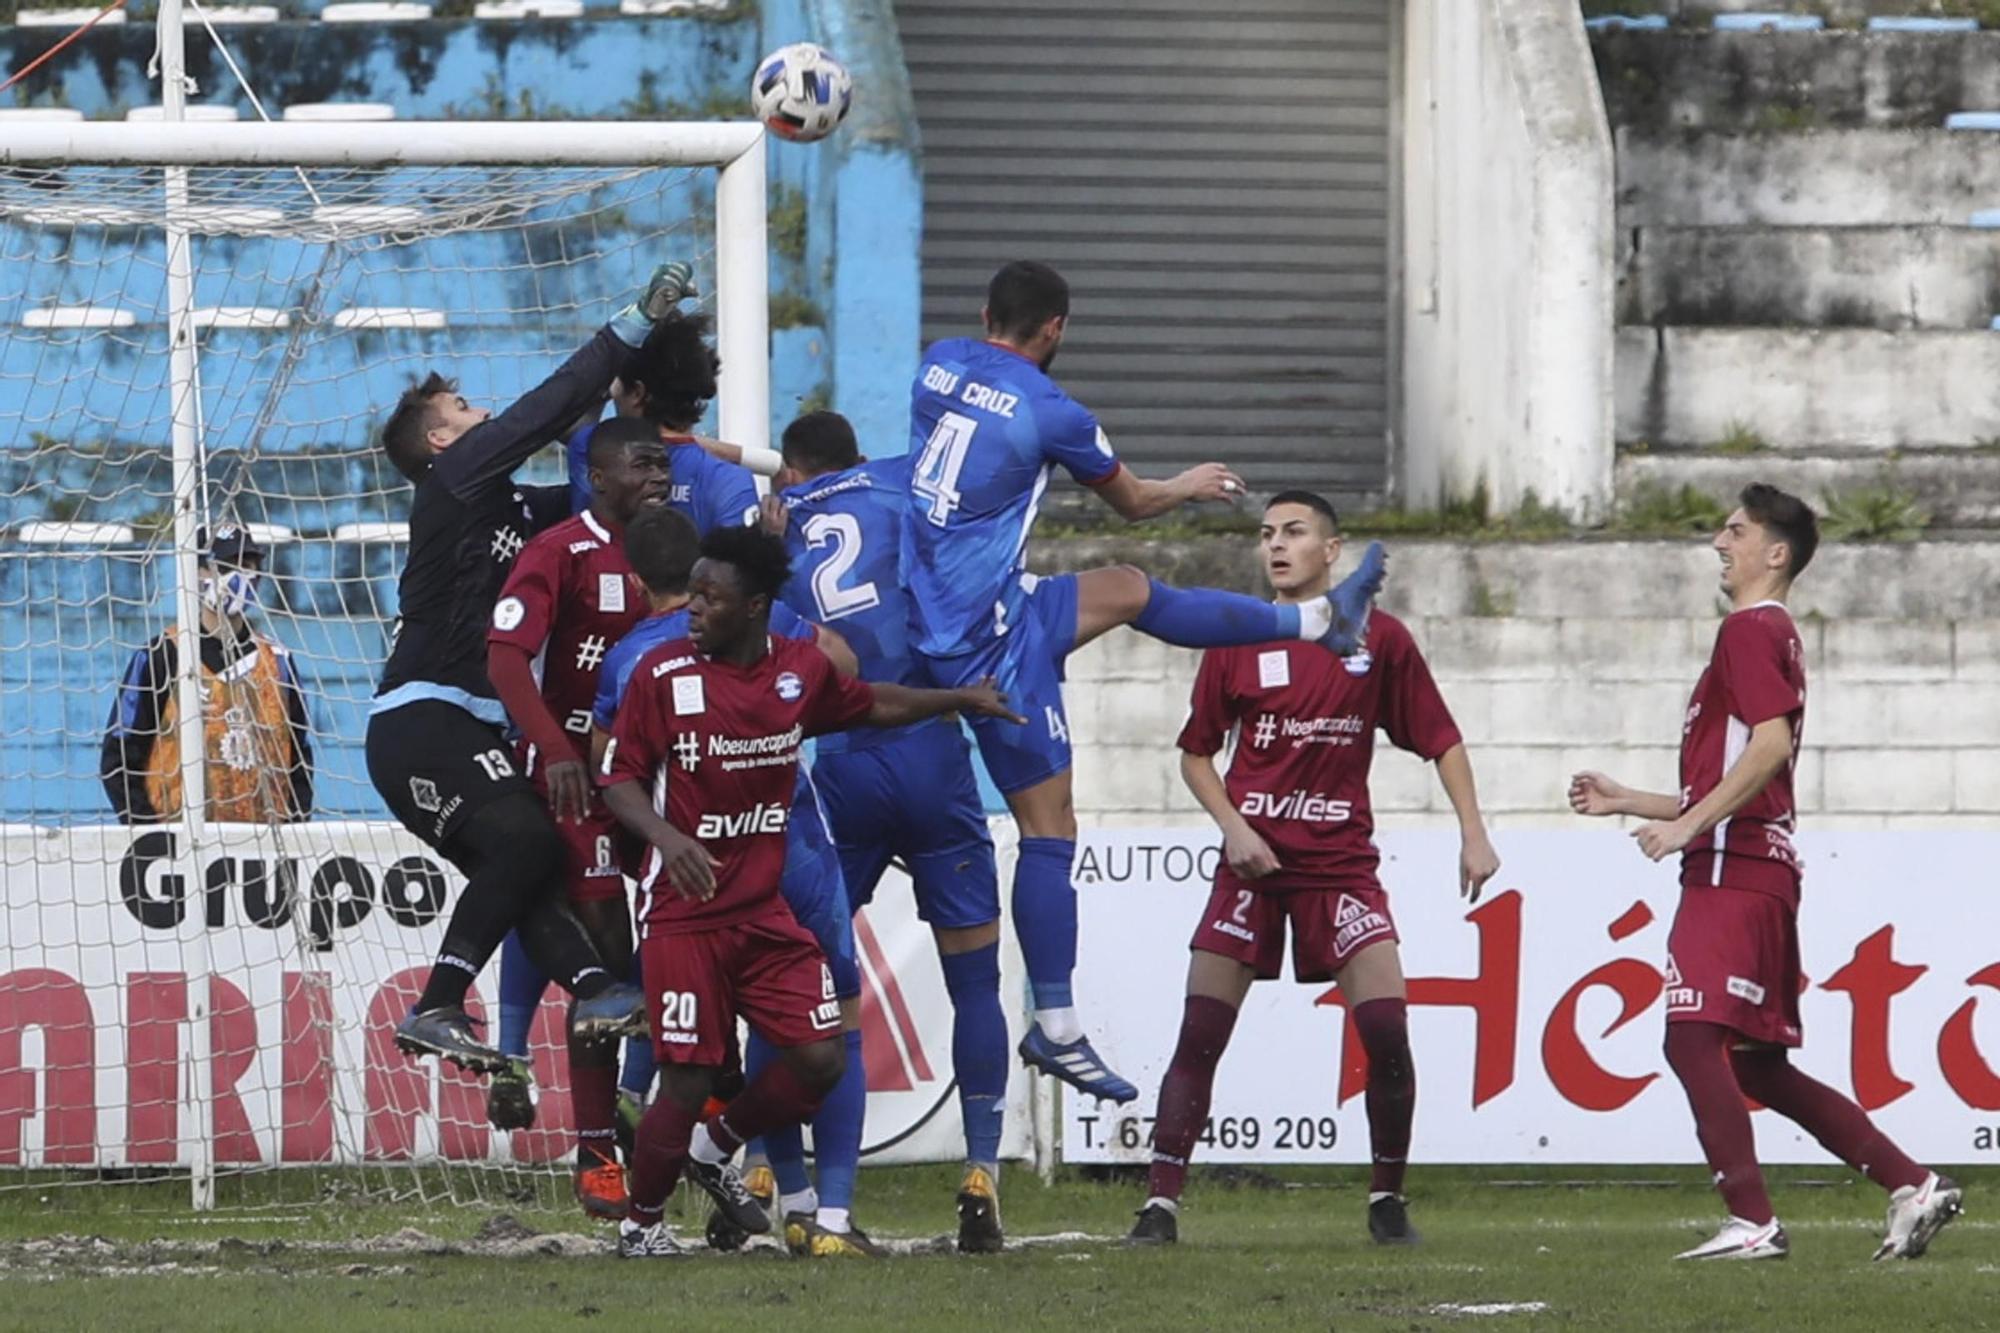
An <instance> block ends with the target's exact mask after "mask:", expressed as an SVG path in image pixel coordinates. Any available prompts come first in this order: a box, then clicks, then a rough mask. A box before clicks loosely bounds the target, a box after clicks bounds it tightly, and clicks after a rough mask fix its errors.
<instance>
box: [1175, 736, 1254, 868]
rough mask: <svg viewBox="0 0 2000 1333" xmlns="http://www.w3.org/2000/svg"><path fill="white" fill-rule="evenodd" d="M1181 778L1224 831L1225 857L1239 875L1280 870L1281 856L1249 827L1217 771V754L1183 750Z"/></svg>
mask: <svg viewBox="0 0 2000 1333" xmlns="http://www.w3.org/2000/svg"><path fill="white" fill-rule="evenodd" d="M1181 781H1182V782H1185V783H1186V784H1187V789H1188V790H1189V791H1191V792H1193V793H1194V799H1195V800H1196V801H1198V802H1200V803H1201V808H1202V809H1204V810H1206V811H1208V817H1209V818H1210V819H1213V820H1214V821H1215V826H1216V827H1217V828H1219V829H1221V830H1222V859H1223V860H1225V861H1227V862H1228V863H1229V868H1230V869H1231V870H1233V871H1235V872H1236V874H1237V876H1238V878H1241V879H1262V878H1264V876H1266V875H1269V874H1271V873H1273V872H1274V871H1276V870H1277V869H1278V857H1277V854H1276V853H1274V852H1273V851H1272V850H1271V844H1269V843H1267V842H1265V841H1264V839H1263V837H1262V836H1261V835H1260V834H1259V833H1258V832H1257V830H1256V829H1253V828H1251V827H1250V821H1249V820H1247V819H1245V818H1244V817H1243V815H1242V813H1241V812H1240V811H1238V810H1237V808H1236V807H1235V805H1234V804H1232V803H1231V802H1230V799H1229V788H1228V787H1226V786H1225V785H1223V781H1222V775H1221V774H1220V773H1218V772H1216V771H1215V756H1214V755H1210V754H1190V753H1189V752H1188V751H1186V750H1183V751H1181Z"/></svg>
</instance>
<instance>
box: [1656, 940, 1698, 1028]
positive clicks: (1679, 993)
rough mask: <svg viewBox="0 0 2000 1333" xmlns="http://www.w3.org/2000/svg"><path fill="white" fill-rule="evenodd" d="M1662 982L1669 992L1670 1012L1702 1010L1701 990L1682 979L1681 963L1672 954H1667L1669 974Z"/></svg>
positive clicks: (1668, 1009)
mask: <svg viewBox="0 0 2000 1333" xmlns="http://www.w3.org/2000/svg"><path fill="white" fill-rule="evenodd" d="M1660 982H1661V985H1662V987H1663V988H1664V989H1665V991H1666V993H1667V1012H1668V1013H1670V1014H1671V1013H1689V1012H1693V1013H1700V1012H1701V992H1700V991H1698V990H1696V989H1695V988H1694V987H1692V986H1690V985H1688V984H1687V983H1686V982H1685V981H1683V980H1681V968H1680V964H1679V963H1676V962H1675V961H1674V956H1673V955H1672V954H1668V955H1667V974H1666V975H1665V976H1664V977H1662V978H1660Z"/></svg>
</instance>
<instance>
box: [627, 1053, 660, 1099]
mask: <svg viewBox="0 0 2000 1333" xmlns="http://www.w3.org/2000/svg"><path fill="white" fill-rule="evenodd" d="M658 1069H659V1065H658V1063H657V1062H656V1061H655V1060H654V1059H653V1043H652V1041H651V1039H649V1038H646V1037H627V1038H626V1039H625V1058H624V1060H623V1061H621V1063H620V1069H619V1073H618V1090H619V1091H620V1092H629V1093H631V1094H632V1095H633V1096H634V1097H637V1098H638V1099H639V1100H640V1101H645V1100H646V1098H647V1097H648V1096H649V1095H650V1094H651V1093H652V1091H653V1075H654V1074H655V1073H656V1072H657V1071H658Z"/></svg>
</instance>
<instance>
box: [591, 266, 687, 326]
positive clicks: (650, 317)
mask: <svg viewBox="0 0 2000 1333" xmlns="http://www.w3.org/2000/svg"><path fill="white" fill-rule="evenodd" d="M699 294H700V292H699V289H698V288H696V287H695V285H694V267H693V265H691V264H684V263H681V262H680V261H679V260H675V261H673V262H672V263H667V264H662V265H660V266H659V267H658V268H656V269H654V270H653V276H652V278H651V279H650V280H648V281H647V283H646V290H645V291H643V292H641V293H640V294H639V299H638V300H636V301H634V302H633V303H632V304H631V305H628V306H626V307H625V308H624V309H623V310H621V311H619V312H618V313H617V314H615V315H613V316H612V317H611V331H612V332H613V333H615V334H617V335H618V340H619V341H620V342H622V343H624V344H625V345H626V346H627V347H638V346H639V345H640V344H642V343H644V342H645V341H646V335H647V334H648V333H649V332H651V331H652V328H653V325H654V324H655V323H657V322H658V321H659V320H662V319H664V318H666V315H667V312H668V311H670V310H672V309H673V308H674V307H675V306H677V305H679V304H680V303H681V302H682V301H683V300H685V299H686V298H688V297H690V296H696V295H699Z"/></svg>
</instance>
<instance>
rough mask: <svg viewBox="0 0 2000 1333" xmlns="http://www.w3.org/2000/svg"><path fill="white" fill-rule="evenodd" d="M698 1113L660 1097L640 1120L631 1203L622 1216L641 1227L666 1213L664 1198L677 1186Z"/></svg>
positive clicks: (633, 1154)
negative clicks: (689, 1137)
mask: <svg viewBox="0 0 2000 1333" xmlns="http://www.w3.org/2000/svg"><path fill="white" fill-rule="evenodd" d="M699 1118H700V1113H699V1112H698V1111H690V1110H687V1109H686V1108H684V1107H682V1106H680V1105H679V1104H678V1103H676V1102H675V1101H674V1100H673V1099H672V1098H671V1097H661V1098H660V1099H659V1100H658V1101H655V1102H654V1103H653V1104H652V1106H650V1107H648V1108H647V1110H646V1115H645V1118H644V1119H642V1120H640V1121H639V1132H638V1134H637V1135H636V1136H635V1137H636V1141H635V1143H634V1144H633V1151H632V1180H631V1185H630V1192H629V1197H630V1198H631V1204H630V1205H629V1206H628V1207H627V1209H626V1212H625V1216H626V1217H627V1218H628V1219H630V1220H631V1221H634V1222H637V1223H639V1224H640V1225H641V1226H651V1225H652V1224H653V1223H655V1222H657V1221H659V1220H660V1214H661V1213H663V1212H665V1211H666V1207H667V1196H669V1195H671V1194H672V1193H673V1192H674V1186H675V1185H677V1184H679V1183H680V1179H681V1167H682V1166H684V1165H686V1163H687V1151H688V1136H689V1135H691V1134H693V1133H694V1127H695V1122H696V1121H697V1120H698V1119H699Z"/></svg>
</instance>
